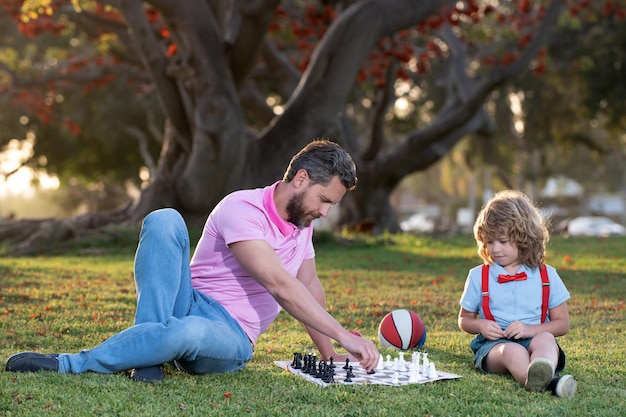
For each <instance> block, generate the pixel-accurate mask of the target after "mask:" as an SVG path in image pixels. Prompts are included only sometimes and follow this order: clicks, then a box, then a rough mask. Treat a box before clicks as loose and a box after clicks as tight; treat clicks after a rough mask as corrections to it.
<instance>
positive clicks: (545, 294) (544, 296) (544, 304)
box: [482, 264, 550, 323]
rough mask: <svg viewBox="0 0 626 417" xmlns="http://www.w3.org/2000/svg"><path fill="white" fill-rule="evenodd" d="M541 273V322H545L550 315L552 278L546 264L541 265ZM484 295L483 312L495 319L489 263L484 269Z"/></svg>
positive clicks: (489, 317) (490, 318)
mask: <svg viewBox="0 0 626 417" xmlns="http://www.w3.org/2000/svg"><path fill="white" fill-rule="evenodd" d="M539 273H540V275H541V322H542V323H545V321H546V317H547V316H548V302H549V300H550V279H549V278H548V270H547V269H546V266H545V265H543V264H542V265H541V266H540V267H539ZM482 290H483V292H482V296H483V313H484V314H485V318H486V319H487V320H493V321H495V319H494V318H493V315H492V314H491V309H489V265H488V264H484V265H483V270H482Z"/></svg>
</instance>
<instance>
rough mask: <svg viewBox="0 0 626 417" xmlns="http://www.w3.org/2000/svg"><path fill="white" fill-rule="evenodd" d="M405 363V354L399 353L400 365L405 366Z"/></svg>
mask: <svg viewBox="0 0 626 417" xmlns="http://www.w3.org/2000/svg"><path fill="white" fill-rule="evenodd" d="M404 362H406V361H405V360H404V352H399V353H398V363H399V365H400V366H402V365H404Z"/></svg>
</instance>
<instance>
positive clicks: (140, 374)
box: [130, 365, 163, 384]
mask: <svg viewBox="0 0 626 417" xmlns="http://www.w3.org/2000/svg"><path fill="white" fill-rule="evenodd" d="M130 377H131V379H132V380H133V381H137V382H145V383H148V384H154V383H155V382H161V381H163V365H157V366H148V367H147V368H137V369H133V371H132V372H131V373H130Z"/></svg>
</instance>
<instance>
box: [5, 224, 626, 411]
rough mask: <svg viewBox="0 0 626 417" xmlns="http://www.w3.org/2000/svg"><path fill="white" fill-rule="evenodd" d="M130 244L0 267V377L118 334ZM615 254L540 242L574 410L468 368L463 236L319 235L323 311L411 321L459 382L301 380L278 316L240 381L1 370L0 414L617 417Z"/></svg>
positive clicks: (621, 378) (293, 327)
mask: <svg viewBox="0 0 626 417" xmlns="http://www.w3.org/2000/svg"><path fill="white" fill-rule="evenodd" d="M136 235H137V234H136V231H131V232H120V231H117V232H116V233H113V234H111V235H110V236H109V240H108V241H106V240H105V241H100V240H95V239H91V240H88V241H83V242H81V243H80V244H77V245H74V247H71V248H67V247H66V248H62V249H63V250H57V253H56V254H55V255H46V256H37V257H25V258H10V257H2V258H0V366H2V369H3V368H4V364H5V363H6V359H7V358H8V357H9V356H11V355H12V354H14V353H17V352H20V351H26V350H34V351H39V352H76V351H78V350H80V349H82V348H90V347H93V346H95V345H97V344H98V343H100V342H101V341H102V340H104V339H106V338H107V337H109V336H111V335H112V334H114V333H116V332H118V331H120V330H123V329H125V328H126V327H128V326H129V325H130V324H131V323H132V318H133V313H134V307H135V289H134V283H133V279H132V261H133V255H134V254H133V251H134V247H133V245H134V240H135V237H136ZM111 236H113V237H114V239H112V238H111ZM195 237H197V236H194V238H195ZM625 247H626V238H611V239H595V238H585V239H565V238H561V237H554V238H553V239H552V241H551V242H550V246H549V252H548V259H547V262H548V263H549V264H551V265H553V266H554V267H556V268H557V270H558V271H559V273H560V275H561V277H562V278H563V280H564V281H565V283H566V285H567V286H568V289H569V290H570V292H571V293H572V299H571V300H570V301H569V302H568V308H569V311H570V320H571V330H570V332H569V334H567V335H566V336H564V337H561V338H560V343H561V346H562V347H563V348H564V350H565V351H566V353H567V356H568V365H567V368H566V370H567V372H568V373H571V374H573V375H575V376H576V378H577V380H578V394H577V395H576V396H575V397H574V398H572V399H560V398H556V397H554V396H552V395H549V394H538V393H528V392H526V391H524V390H523V389H520V388H519V387H518V386H517V384H516V383H515V382H514V381H513V380H512V379H511V378H509V377H502V376H493V375H482V374H479V373H477V372H476V371H474V370H473V368H472V366H471V359H472V357H471V352H470V350H469V347H468V345H469V342H470V340H471V338H472V336H471V335H467V334H465V333H463V332H461V331H460V330H459V329H458V327H457V324H456V317H457V314H458V300H459V297H460V295H461V292H462V290H463V283H464V281H465V278H466V276H467V271H468V269H469V268H471V267H473V266H474V265H477V264H478V263H480V259H479V257H478V255H477V254H476V250H475V247H474V242H473V240H472V238H471V237H469V236H457V237H445V238H431V237H414V236H405V235H398V236H385V237H382V238H377V239H356V238H350V237H347V238H346V239H345V240H343V239H342V240H341V241H336V240H335V239H331V238H330V237H329V236H328V235H326V236H323V237H321V238H318V239H317V244H316V250H317V259H318V272H319V274H320V278H321V279H322V281H323V284H324V286H325V288H326V295H327V300H328V306H327V307H328V310H329V311H330V312H331V314H333V315H334V316H335V317H336V318H337V319H338V320H339V321H340V322H341V323H344V324H345V325H346V327H348V328H352V329H357V330H359V331H360V332H362V333H363V335H364V336H365V337H368V338H371V339H373V340H376V339H377V327H378V323H379V321H380V319H381V318H382V316H383V315H384V314H385V313H387V312H389V311H391V310H394V309H397V308H407V309H411V310H413V311H415V312H417V313H418V314H420V316H421V317H422V318H423V320H424V322H425V323H426V326H427V329H428V336H427V339H426V345H425V349H427V351H428V352H429V356H430V359H431V360H433V361H434V362H435V363H436V364H437V369H439V370H442V371H445V372H450V373H454V374H458V375H461V378H460V379H457V380H451V381H440V382H436V383H430V384H423V385H410V386H405V387H388V386H374V385H369V386H331V387H328V388H322V387H319V386H317V385H314V384H311V383H308V382H306V381H304V380H303V379H299V378H297V377H295V376H293V375H291V374H288V373H287V372H285V371H284V370H282V369H280V368H278V367H277V366H275V365H274V361H277V360H290V359H291V358H292V357H293V353H294V352H307V351H309V350H311V349H312V344H311V342H310V341H309V339H308V338H307V336H306V334H305V332H304V331H303V329H302V328H301V326H300V325H299V324H298V323H297V322H296V321H295V320H294V319H292V318H291V317H289V316H288V315H287V314H285V313H284V312H283V313H281V315H280V316H279V317H278V319H277V320H276V321H275V323H274V324H273V325H272V326H271V327H270V329H269V331H268V332H267V333H266V334H265V335H263V336H262V337H261V338H260V339H259V341H258V344H257V348H256V353H255V358H254V359H253V360H252V361H251V362H250V363H249V364H248V365H247V367H246V368H245V369H244V370H242V371H240V372H236V373H232V374H225V375H206V376H190V375H185V374H181V373H179V372H178V371H176V370H174V369H173V368H169V367H168V368H166V378H165V381H164V382H162V383H160V384H156V385H147V384H141V383H134V382H133V381H131V380H130V379H129V378H128V374H127V373H120V374H115V375H99V374H94V373H85V374H81V375H62V374H56V373H45V372H44V373H37V374H14V373H8V372H3V371H0V415H2V416H64V417H69V416H90V415H98V416H100V415H102V416H206V415H225V416H244V415H248V416H283V415H290V416H403V417H406V416H507V417H508V416H524V417H531V416H623V415H625V414H626V353H625V352H626V349H625V348H624V346H626V324H625V323H624V318H625V317H624V316H625V301H624V294H625V293H626V290H625V289H624V288H625V286H626V258H625V257H624V248H625ZM376 342H377V340H376ZM377 343H378V342H377ZM381 352H382V353H383V354H387V353H389V354H391V355H392V356H397V354H396V353H395V352H392V351H387V350H383V349H381Z"/></svg>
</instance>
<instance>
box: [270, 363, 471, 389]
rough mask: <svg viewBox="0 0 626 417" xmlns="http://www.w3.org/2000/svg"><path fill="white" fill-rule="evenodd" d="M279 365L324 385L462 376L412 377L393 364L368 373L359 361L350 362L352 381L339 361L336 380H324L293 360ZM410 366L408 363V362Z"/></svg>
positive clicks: (417, 381)
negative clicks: (303, 368) (297, 366)
mask: <svg viewBox="0 0 626 417" xmlns="http://www.w3.org/2000/svg"><path fill="white" fill-rule="evenodd" d="M274 363H275V364H276V365H277V366H279V367H281V368H283V369H285V370H286V371H287V372H290V373H292V374H294V375H298V376H300V377H303V378H305V379H306V380H307V381H309V382H313V383H315V384H318V385H321V386H323V387H327V386H329V385H333V384H335V385H336V384H340V385H364V384H375V385H390V386H403V385H409V384H425V383H428V382H434V381H441V380H448V379H457V378H460V375H455V374H450V373H447V372H441V371H439V370H437V371H436V374H435V373H434V372H428V371H422V372H417V373H414V374H413V378H411V371H410V370H409V369H408V367H405V368H406V369H404V370H396V369H393V367H392V366H385V367H384V369H378V370H376V372H375V373H373V374H368V373H367V372H365V370H364V369H363V368H362V367H361V365H359V363H358V362H350V363H349V366H352V373H353V374H354V376H353V377H352V378H351V379H352V381H351V382H346V373H347V370H346V369H344V365H345V363H337V364H335V374H334V382H331V383H329V382H324V381H323V380H322V379H321V378H320V377H316V376H314V375H311V374H308V373H305V372H303V371H302V369H294V367H293V366H292V361H276V362H274ZM407 366H408V364H407Z"/></svg>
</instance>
